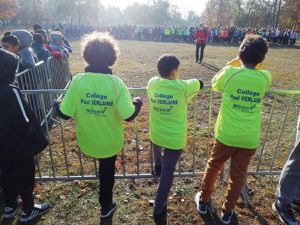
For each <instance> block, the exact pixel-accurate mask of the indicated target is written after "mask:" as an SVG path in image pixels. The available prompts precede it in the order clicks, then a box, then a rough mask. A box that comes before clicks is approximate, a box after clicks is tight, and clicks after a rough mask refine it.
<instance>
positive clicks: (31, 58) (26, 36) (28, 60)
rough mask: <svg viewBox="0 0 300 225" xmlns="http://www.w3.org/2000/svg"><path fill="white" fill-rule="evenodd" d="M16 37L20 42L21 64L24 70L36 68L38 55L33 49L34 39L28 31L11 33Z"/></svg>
mask: <svg viewBox="0 0 300 225" xmlns="http://www.w3.org/2000/svg"><path fill="white" fill-rule="evenodd" d="M11 34H12V35H15V36H16V37H17V38H18V39H19V41H20V50H19V56H20V63H21V64H22V66H23V68H24V69H28V68H34V67H35V63H36V62H37V60H36V58H37V57H36V54H35V52H34V51H33V49H32V48H31V45H32V42H33V37H32V34H31V33H29V32H28V31H26V30H16V31H13V32H12V33H11Z"/></svg>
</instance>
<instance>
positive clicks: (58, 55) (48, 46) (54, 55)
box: [44, 44, 64, 60]
mask: <svg viewBox="0 0 300 225" xmlns="http://www.w3.org/2000/svg"><path fill="white" fill-rule="evenodd" d="M44 47H45V48H46V49H48V50H49V52H50V53H51V56H52V57H54V58H55V59H57V60H62V59H63V58H64V56H63V54H61V53H60V52H58V51H55V50H54V49H53V48H51V47H50V45H48V44H45V45H44Z"/></svg>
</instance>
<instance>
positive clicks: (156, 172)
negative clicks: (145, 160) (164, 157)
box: [153, 166, 161, 177]
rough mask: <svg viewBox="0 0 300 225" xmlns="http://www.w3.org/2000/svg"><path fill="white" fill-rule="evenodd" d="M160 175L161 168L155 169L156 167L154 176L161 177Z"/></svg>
mask: <svg viewBox="0 0 300 225" xmlns="http://www.w3.org/2000/svg"><path fill="white" fill-rule="evenodd" d="M160 174H161V166H155V167H154V171H153V175H155V176H158V177H159V176H160Z"/></svg>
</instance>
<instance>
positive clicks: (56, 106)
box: [53, 99, 61, 117]
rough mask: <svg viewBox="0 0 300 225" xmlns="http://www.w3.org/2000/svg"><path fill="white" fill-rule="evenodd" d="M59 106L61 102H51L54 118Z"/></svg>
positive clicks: (56, 100)
mask: <svg viewBox="0 0 300 225" xmlns="http://www.w3.org/2000/svg"><path fill="white" fill-rule="evenodd" d="M60 104H61V100H58V99H55V100H54V102H53V112H54V117H56V116H57V115H58V113H57V111H58V110H59V107H60Z"/></svg>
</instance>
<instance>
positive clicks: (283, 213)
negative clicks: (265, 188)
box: [272, 201, 299, 225]
mask: <svg viewBox="0 0 300 225" xmlns="http://www.w3.org/2000/svg"><path fill="white" fill-rule="evenodd" d="M272 209H273V211H274V212H276V213H277V215H278V217H279V219H280V221H281V222H282V223H283V224H286V225H299V223H298V222H297V220H296V219H295V216H294V214H293V211H292V210H291V209H288V210H284V209H281V208H280V207H279V206H278V201H276V202H275V203H274V204H273V205H272Z"/></svg>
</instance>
